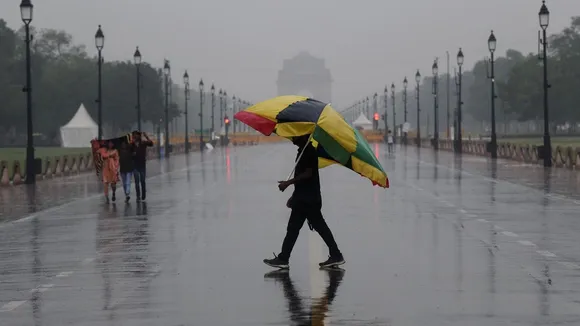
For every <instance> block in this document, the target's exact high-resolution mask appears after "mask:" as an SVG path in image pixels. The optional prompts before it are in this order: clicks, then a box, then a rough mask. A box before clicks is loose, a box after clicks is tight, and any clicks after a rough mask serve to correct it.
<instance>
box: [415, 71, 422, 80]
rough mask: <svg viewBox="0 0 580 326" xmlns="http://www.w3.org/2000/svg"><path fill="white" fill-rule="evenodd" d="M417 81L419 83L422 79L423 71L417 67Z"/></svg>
mask: <svg viewBox="0 0 580 326" xmlns="http://www.w3.org/2000/svg"><path fill="white" fill-rule="evenodd" d="M415 81H416V82H417V83H419V82H420V81H421V73H420V72H419V70H418V69H417V73H416V74H415Z"/></svg>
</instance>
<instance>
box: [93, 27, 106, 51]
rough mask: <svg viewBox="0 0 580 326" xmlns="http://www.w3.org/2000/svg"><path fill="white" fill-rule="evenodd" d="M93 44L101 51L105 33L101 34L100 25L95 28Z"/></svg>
mask: <svg viewBox="0 0 580 326" xmlns="http://www.w3.org/2000/svg"><path fill="white" fill-rule="evenodd" d="M95 46H96V47H97V50H99V51H101V50H102V49H103V47H104V46H105V34H103V30H102V29H101V25H99V28H98V29H97V33H96V34H95Z"/></svg>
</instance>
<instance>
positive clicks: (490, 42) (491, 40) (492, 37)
mask: <svg viewBox="0 0 580 326" xmlns="http://www.w3.org/2000/svg"><path fill="white" fill-rule="evenodd" d="M496 46H497V40H496V38H495V35H493V31H491V34H490V35H489V38H488V39H487V47H488V48H489V52H495V48H496Z"/></svg>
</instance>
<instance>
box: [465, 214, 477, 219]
mask: <svg viewBox="0 0 580 326" xmlns="http://www.w3.org/2000/svg"><path fill="white" fill-rule="evenodd" d="M467 217H472V218H476V217H477V214H467Z"/></svg>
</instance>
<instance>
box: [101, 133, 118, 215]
mask: <svg viewBox="0 0 580 326" xmlns="http://www.w3.org/2000/svg"><path fill="white" fill-rule="evenodd" d="M101 146H102V147H101V149H100V150H99V154H100V155H101V157H102V158H103V171H102V174H103V176H102V177H103V179H102V180H103V187H104V189H103V190H104V192H105V199H106V201H107V203H108V202H109V186H110V187H111V190H112V191H113V196H112V200H113V202H114V201H115V200H116V198H115V192H116V191H117V182H119V152H118V151H117V150H116V149H115V144H114V143H113V142H112V141H108V142H102V145H101Z"/></svg>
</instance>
